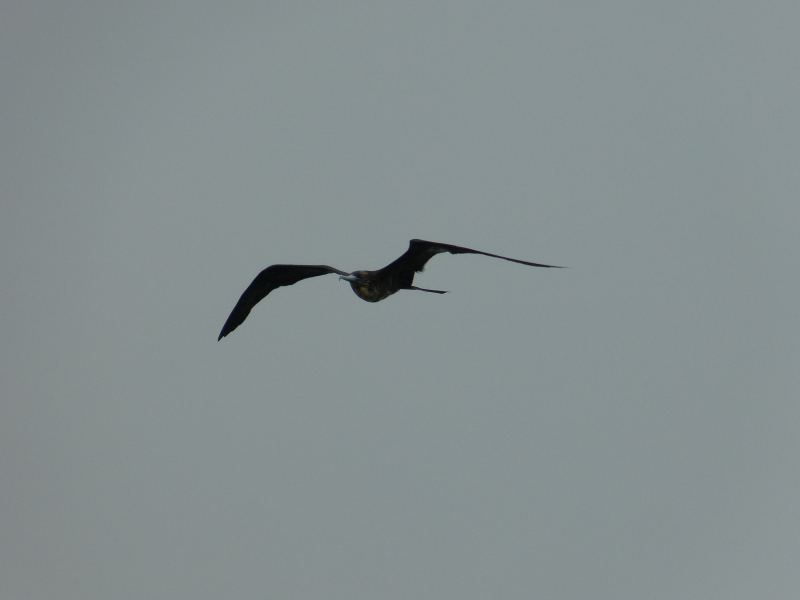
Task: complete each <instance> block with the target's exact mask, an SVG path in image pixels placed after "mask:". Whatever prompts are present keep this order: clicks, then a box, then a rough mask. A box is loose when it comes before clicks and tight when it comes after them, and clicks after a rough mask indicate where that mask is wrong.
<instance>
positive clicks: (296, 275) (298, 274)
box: [217, 265, 350, 341]
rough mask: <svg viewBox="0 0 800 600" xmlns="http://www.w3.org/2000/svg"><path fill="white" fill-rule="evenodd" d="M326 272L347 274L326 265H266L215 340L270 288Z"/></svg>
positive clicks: (236, 324)
mask: <svg viewBox="0 0 800 600" xmlns="http://www.w3.org/2000/svg"><path fill="white" fill-rule="evenodd" d="M328 273H338V274H339V275H349V274H350V273H347V272H345V271H340V270H339V269H334V268H333V267H329V266H327V265H272V266H271V267H267V268H266V269H264V270H263V271H261V273H259V274H258V276H257V277H256V278H255V279H254V280H253V283H251V284H250V286H249V287H248V288H247V289H246V290H245V291H244V293H243V294H242V296H241V298H239V302H237V303H236V306H235V307H234V308H233V311H232V312H231V315H230V316H229V317H228V320H227V321H225V326H224V327H223V328H222V331H221V332H220V334H219V337H218V338H217V341H219V340H221V339H222V338H224V337H225V336H226V335H228V334H229V333H230V332H231V331H233V330H234V329H236V328H237V327H238V326H239V325H241V324H242V323H243V322H244V320H245V319H246V318H247V315H249V314H250V311H251V310H252V308H253V307H254V306H255V305H256V304H258V303H259V302H260V301H261V300H263V299H264V297H265V296H266V295H267V294H269V293H270V292H271V291H272V290H274V289H277V288H279V287H282V286H284V285H293V284H295V283H297V282H298V281H301V280H302V279H308V278H309V277H319V276H320V275H327V274H328Z"/></svg>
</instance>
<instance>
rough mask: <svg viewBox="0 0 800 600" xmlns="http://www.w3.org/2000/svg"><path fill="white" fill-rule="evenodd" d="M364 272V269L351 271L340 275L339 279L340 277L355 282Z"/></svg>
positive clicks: (361, 277) (362, 276)
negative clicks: (348, 273)
mask: <svg viewBox="0 0 800 600" xmlns="http://www.w3.org/2000/svg"><path fill="white" fill-rule="evenodd" d="M364 273H366V271H353V272H352V273H350V275H342V276H341V277H339V280H340V281H341V280H342V279H344V280H345V281H349V282H350V283H356V282H359V281H361V280H362V279H363V278H364Z"/></svg>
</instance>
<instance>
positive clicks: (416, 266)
mask: <svg viewBox="0 0 800 600" xmlns="http://www.w3.org/2000/svg"><path fill="white" fill-rule="evenodd" d="M442 252H449V253H450V254H483V255H484V256H491V257H493V258H502V259H503V260H510V261H511V262H515V263H520V264H521V265H528V266H529V267H546V268H548V269H561V268H562V267H557V266H555V265H542V264H539V263H533V262H528V261H525V260H517V259H516V258H508V257H507V256H500V255H498V254H489V253H488V252H481V251H480V250H472V249H471V248H462V247H461V246H452V245H451V244H439V243H437V242H426V241H425V240H411V241H410V242H409V243H408V250H406V253H405V254H403V255H402V256H401V257H400V258H398V259H397V260H396V261H394V262H393V263H391V264H388V265H386V266H385V267H384V268H383V269H381V271H382V272H386V273H388V272H394V273H397V274H398V275H399V274H401V273H405V274H406V276H408V275H411V276H412V278H413V275H414V273H419V272H420V271H422V270H423V269H424V268H425V263H427V262H428V261H429V260H430V259H431V258H433V257H434V256H436V255H437V254H441V253H442Z"/></svg>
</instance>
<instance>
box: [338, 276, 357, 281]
mask: <svg viewBox="0 0 800 600" xmlns="http://www.w3.org/2000/svg"><path fill="white" fill-rule="evenodd" d="M342 279H344V280H345V281H358V277H356V276H355V275H342V276H341V277H339V281H341V280H342Z"/></svg>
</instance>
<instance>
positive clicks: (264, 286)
mask: <svg viewBox="0 0 800 600" xmlns="http://www.w3.org/2000/svg"><path fill="white" fill-rule="evenodd" d="M442 252H449V253H450V254H483V255H484V256H491V257H493V258H502V259H503V260H508V261H511V262H516V263H520V264H523V265H528V266H530V267H545V268H554V269H560V268H561V267H556V266H555V265H543V264H539V263H532V262H526V261H524V260H517V259H516V258H508V257H507V256H500V255H498V254H489V253H488V252H481V251H480V250H471V249H470V248H463V247H461V246H452V245H450V244H439V243H436V242H426V241H424V240H411V241H410V242H409V244H408V250H407V251H406V252H405V254H403V255H402V256H401V257H400V258H398V259H397V260H395V261H394V262H392V263H390V264H388V265H386V266H385V267H383V268H382V269H379V270H377V271H353V272H352V273H347V272H345V271H340V270H339V269H335V268H334V267H329V266H327V265H272V266H271V267H267V268H266V269H264V270H263V271H261V273H259V274H258V276H257V277H256V278H255V279H254V280H253V283H251V284H250V286H249V287H248V288H247V289H246V290H245V291H244V293H243V294H242V296H241V298H239V302H237V303H236V306H235V307H234V309H233V311H232V312H231V314H230V316H229V317H228V320H227V321H226V322H225V326H224V327H223V328H222V331H221V332H220V334H219V338H217V339H218V340H221V339H222V338H223V337H225V336H226V335H228V334H229V333H230V332H231V331H233V330H234V329H236V328H237V327H238V326H239V325H241V324H242V323H243V322H244V320H245V319H246V318H247V315H249V314H250V311H251V310H252V308H253V307H254V306H255V305H256V304H258V302H260V301H261V300H262V299H263V298H264V297H265V296H266V295H267V294H269V293H270V292H271V291H272V290H274V289H277V288H279V287H282V286H286V285H293V284H295V283H297V282H298V281H301V280H303V279H308V278H309V277H318V276H320V275H327V274H328V273H338V274H339V276H340V277H339V279H344V280H346V281H348V282H349V283H350V287H351V288H352V289H353V292H355V294H356V296H358V297H359V298H361V299H362V300H366V301H367V302H380V301H381V300H385V299H386V298H388V297H389V296H391V295H392V294H394V293H396V292H398V291H400V290H419V291H421V292H432V293H434V294H445V293H447V292H444V291H441V290H428V289H425V288H419V287H416V286H414V285H412V284H413V282H414V274H415V273H419V272H420V271H422V270H423V269H424V268H425V263H427V262H428V261H429V260H430V259H431V258H433V257H434V256H436V255H437V254H440V253H442Z"/></svg>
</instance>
